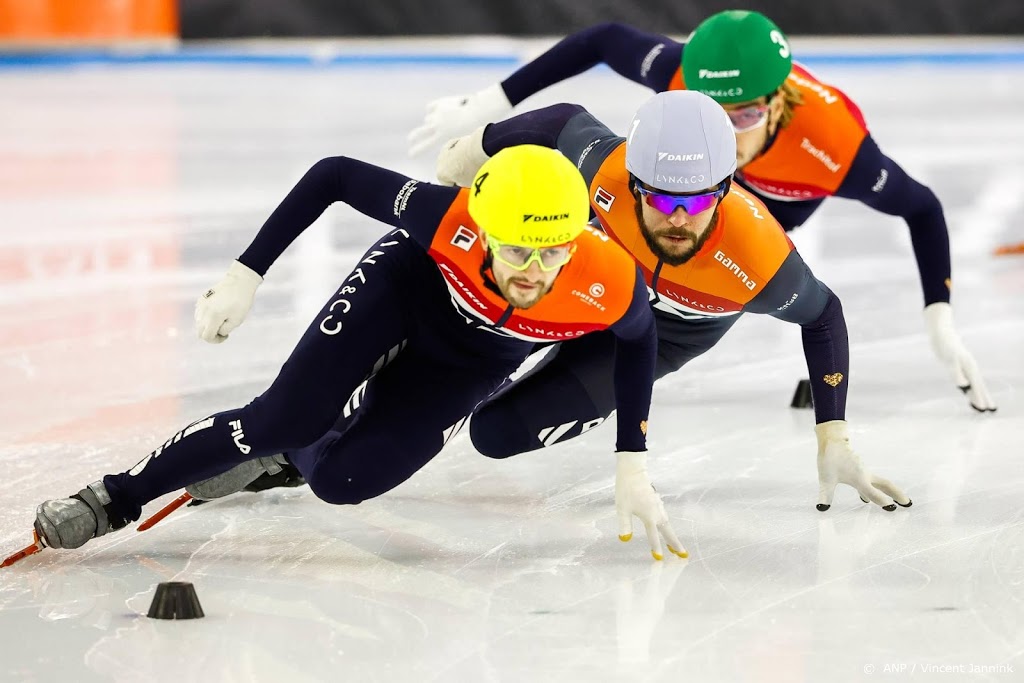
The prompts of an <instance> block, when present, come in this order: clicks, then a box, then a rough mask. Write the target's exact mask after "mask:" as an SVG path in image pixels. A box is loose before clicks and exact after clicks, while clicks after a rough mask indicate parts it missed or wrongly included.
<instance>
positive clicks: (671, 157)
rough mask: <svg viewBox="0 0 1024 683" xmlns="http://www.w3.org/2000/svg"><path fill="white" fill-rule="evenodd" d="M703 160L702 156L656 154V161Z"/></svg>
mask: <svg viewBox="0 0 1024 683" xmlns="http://www.w3.org/2000/svg"><path fill="white" fill-rule="evenodd" d="M703 158H704V155H703V154H669V153H668V152H658V161H700V160H701V159H703Z"/></svg>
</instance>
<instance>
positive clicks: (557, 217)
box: [523, 213, 569, 223]
mask: <svg viewBox="0 0 1024 683" xmlns="http://www.w3.org/2000/svg"><path fill="white" fill-rule="evenodd" d="M568 217H569V214H567V213H555V214H551V215H550V216H543V215H540V216H539V215H537V214H532V213H524V214H523V222H524V223H526V222H527V221H533V222H534V223H544V222H547V221H562V220H565V219H566V218H568Z"/></svg>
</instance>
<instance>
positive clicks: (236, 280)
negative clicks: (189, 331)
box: [196, 261, 263, 344]
mask: <svg viewBox="0 0 1024 683" xmlns="http://www.w3.org/2000/svg"><path fill="white" fill-rule="evenodd" d="M261 282H263V278H262V277H260V276H259V275H257V274H256V271H254V270H253V269H251V268H249V267H248V266H246V265H243V264H242V263H240V262H239V261H235V262H234V263H232V264H231V267H230V268H228V272H227V274H226V275H225V276H224V278H223V279H222V280H221V281H220V282H218V283H217V284H215V285H214V286H213V287H210V288H209V289H208V290H206V293H205V294H203V295H202V296H201V297H199V300H198V301H196V332H197V333H198V334H199V338H200V339H202V340H203V341H207V342H210V343H211V344H219V343H221V342H222V341H224V340H225V339H227V338H228V335H229V334H231V331H232V330H234V329H235V328H236V327H238V326H239V325H241V324H242V321H243V320H245V316H246V315H247V314H248V313H249V309H250V308H252V300H253V297H255V296H256V288H257V287H259V286H260V283H261Z"/></svg>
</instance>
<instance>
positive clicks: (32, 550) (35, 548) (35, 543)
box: [0, 529, 46, 569]
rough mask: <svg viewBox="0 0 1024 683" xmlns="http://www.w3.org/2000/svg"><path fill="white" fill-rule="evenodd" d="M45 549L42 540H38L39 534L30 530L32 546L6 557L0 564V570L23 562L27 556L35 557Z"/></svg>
mask: <svg viewBox="0 0 1024 683" xmlns="http://www.w3.org/2000/svg"><path fill="white" fill-rule="evenodd" d="M45 547H46V546H44V545H43V541H42V539H40V538H39V532H38V531H36V530H35V529H33V530H32V545H30V546H28V547H27V548H25V549H23V550H19V551H18V552H16V553H14V554H13V555H11V556H10V557H8V558H7V559H6V560H4V561H3V562H2V563H0V569H3V568H4V567H10V566H11V565H12V564H14V563H15V562H18V561H19V560H24V559H25V558H26V557H28V556H29V555H35V554H36V553H38V552H39V551H40V550H42V549H43V548H45Z"/></svg>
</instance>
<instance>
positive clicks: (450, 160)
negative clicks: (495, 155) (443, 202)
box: [436, 126, 491, 187]
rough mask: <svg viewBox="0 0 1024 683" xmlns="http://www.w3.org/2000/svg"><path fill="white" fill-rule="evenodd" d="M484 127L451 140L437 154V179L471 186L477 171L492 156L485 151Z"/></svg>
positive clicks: (444, 183)
mask: <svg viewBox="0 0 1024 683" xmlns="http://www.w3.org/2000/svg"><path fill="white" fill-rule="evenodd" d="M484 128H485V126H480V127H479V128H477V129H476V130H474V131H473V132H472V133H470V134H469V135H464V136H462V137H461V138H455V139H454V140H449V141H448V142H446V143H445V144H444V147H442V148H441V153H440V154H439V155H437V169H436V170H437V180H438V182H440V183H441V184H442V185H458V186H459V187H469V186H470V185H472V184H473V178H475V177H476V172H477V171H479V170H480V167H481V166H483V165H484V162H485V161H487V160H488V159H490V158H491V157H489V156H487V152H485V151H484Z"/></svg>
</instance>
